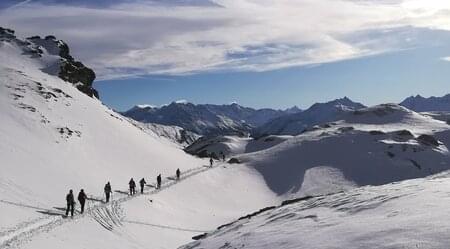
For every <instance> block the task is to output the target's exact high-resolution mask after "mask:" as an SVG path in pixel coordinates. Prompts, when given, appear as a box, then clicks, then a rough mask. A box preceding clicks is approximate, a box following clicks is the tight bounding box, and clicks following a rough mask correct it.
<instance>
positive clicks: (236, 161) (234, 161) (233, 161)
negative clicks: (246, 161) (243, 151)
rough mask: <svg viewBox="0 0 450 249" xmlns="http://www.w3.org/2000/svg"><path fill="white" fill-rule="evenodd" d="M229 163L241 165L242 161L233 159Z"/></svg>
mask: <svg viewBox="0 0 450 249" xmlns="http://www.w3.org/2000/svg"><path fill="white" fill-rule="evenodd" d="M228 163H230V164H234V163H241V161H239V159H237V158H234V157H233V158H231V159H230V160H228Z"/></svg>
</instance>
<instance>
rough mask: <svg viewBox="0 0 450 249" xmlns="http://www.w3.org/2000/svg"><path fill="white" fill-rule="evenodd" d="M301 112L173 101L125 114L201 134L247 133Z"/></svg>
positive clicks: (133, 109)
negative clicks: (280, 118)
mask: <svg viewBox="0 0 450 249" xmlns="http://www.w3.org/2000/svg"><path fill="white" fill-rule="evenodd" d="M296 111H300V110H299V109H298V108H293V109H288V110H287V111H281V110H273V109H258V110H257V109H253V108H249V107H243V106H240V105H238V104H235V103H233V104H230V105H211V104H204V105H202V104H198V105H195V104H192V103H189V102H185V101H183V102H181V101H178V102H172V103H171V104H169V105H164V106H162V107H154V106H149V105H139V106H135V107H133V108H131V109H130V110H128V111H126V112H124V113H123V115H125V116H127V117H130V118H132V119H134V120H137V121H140V122H143V123H158V124H163V125H175V126H179V127H182V128H184V129H186V130H189V131H192V132H195V133H197V134H201V135H224V134H225V135H226V134H241V135H244V134H247V133H249V132H250V131H251V130H252V128H254V127H258V126H260V125H262V124H264V123H266V122H267V121H269V120H271V119H274V118H277V117H280V116H283V115H286V114H287V113H293V112H296Z"/></svg>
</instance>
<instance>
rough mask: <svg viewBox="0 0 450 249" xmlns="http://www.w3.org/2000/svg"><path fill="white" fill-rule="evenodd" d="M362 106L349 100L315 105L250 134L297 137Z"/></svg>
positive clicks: (274, 120)
mask: <svg viewBox="0 0 450 249" xmlns="http://www.w3.org/2000/svg"><path fill="white" fill-rule="evenodd" d="M363 107H364V105H362V104H360V103H356V102H353V101H351V100H350V99H349V98H347V97H344V98H342V99H336V100H333V101H329V102H327V103H316V104H314V105H312V106H311V107H310V108H308V109H306V110H305V111H302V112H299V113H294V114H290V115H287V116H282V117H279V118H276V119H273V120H271V121H269V122H267V123H266V124H264V125H262V126H260V127H258V128H257V129H255V130H254V131H253V132H252V135H253V136H254V137H259V136H264V135H298V134H300V133H302V132H303V131H304V130H305V129H307V128H310V127H312V126H314V125H317V124H322V123H326V122H331V121H335V120H337V119H339V118H340V117H341V116H342V115H344V114H345V113H348V112H351V111H354V110H357V109H360V108H363Z"/></svg>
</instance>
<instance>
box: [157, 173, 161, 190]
mask: <svg viewBox="0 0 450 249" xmlns="http://www.w3.org/2000/svg"><path fill="white" fill-rule="evenodd" d="M156 188H157V189H160V188H161V174H159V175H158V176H157V177H156Z"/></svg>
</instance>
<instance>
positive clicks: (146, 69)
mask: <svg viewBox="0 0 450 249" xmlns="http://www.w3.org/2000/svg"><path fill="white" fill-rule="evenodd" d="M0 23H1V25H3V26H5V27H8V28H12V29H14V30H16V33H17V34H18V35H19V36H23V37H26V36H31V35H41V36H45V35H48V34H53V35H55V36H56V37H57V38H59V39H63V40H64V41H66V42H67V43H68V44H69V46H70V48H71V53H72V55H74V57H75V58H77V59H79V60H81V61H82V62H83V63H84V64H86V65H88V66H89V67H92V68H93V69H94V70H95V72H96V74H97V80H96V82H95V87H96V88H97V89H98V90H99V92H100V97H101V100H102V101H103V102H104V103H105V104H107V105H109V106H111V107H112V108H114V109H116V110H120V111H123V110H126V109H128V108H130V107H132V106H133V105H136V104H152V105H162V104H166V103H169V102H172V101H175V100H179V99H186V100H188V101H190V102H193V103H214V104H227V103H231V102H237V103H239V104H241V105H245V106H250V107H256V108H261V107H271V108H281V109H282V108H287V107H290V106H293V105H297V106H299V107H301V108H307V107H308V106H309V105H311V104H313V103H315V102H324V101H328V100H331V99H334V98H339V97H343V96H348V97H350V98H351V99H353V100H355V101H359V102H362V103H364V104H366V105H373V104H379V103H385V102H400V101H401V100H402V99H404V98H405V97H407V96H410V95H416V94H421V95H423V96H431V95H435V96H442V95H445V94H447V93H449V92H450V77H449V76H450V1H448V0H213V1H209V0H166V1H164V0H156V1H142V0H97V1H90V0H59V1H57V0H27V1H17V0H2V1H1V2H0Z"/></svg>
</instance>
